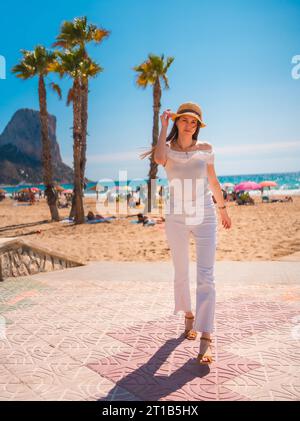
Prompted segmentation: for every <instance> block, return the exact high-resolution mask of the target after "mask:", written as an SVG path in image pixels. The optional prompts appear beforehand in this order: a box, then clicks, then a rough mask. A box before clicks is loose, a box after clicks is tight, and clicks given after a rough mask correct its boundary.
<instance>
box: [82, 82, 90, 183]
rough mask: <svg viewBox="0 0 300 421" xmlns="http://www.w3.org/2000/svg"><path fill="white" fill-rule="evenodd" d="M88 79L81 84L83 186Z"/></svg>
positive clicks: (83, 180) (83, 176) (83, 179)
mask: <svg viewBox="0 0 300 421" xmlns="http://www.w3.org/2000/svg"><path fill="white" fill-rule="evenodd" d="M88 92H89V87H88V79H84V80H82V84H81V131H82V150H81V161H80V171H81V183H82V186H83V187H84V186H85V175H84V174H85V166H86V147H87V141H86V137H87V121H88Z"/></svg>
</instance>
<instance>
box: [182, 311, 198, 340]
mask: <svg viewBox="0 0 300 421" xmlns="http://www.w3.org/2000/svg"><path fill="white" fill-rule="evenodd" d="M194 319H195V317H194V316H191V317H187V316H185V331H184V337H185V338H186V339H189V340H192V341H193V340H195V339H196V338H197V332H196V331H195V330H192V329H188V328H187V320H194Z"/></svg>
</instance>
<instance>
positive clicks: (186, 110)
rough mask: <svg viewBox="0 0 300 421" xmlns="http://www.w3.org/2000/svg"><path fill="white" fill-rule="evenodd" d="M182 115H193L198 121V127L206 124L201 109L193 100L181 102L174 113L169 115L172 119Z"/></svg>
mask: <svg viewBox="0 0 300 421" xmlns="http://www.w3.org/2000/svg"><path fill="white" fill-rule="evenodd" d="M182 115H189V116H191V117H195V118H196V119H197V120H198V121H199V122H200V127H205V126H206V124H205V123H204V122H203V120H202V110H201V108H200V107H199V105H198V104H196V103H195V102H185V103H184V104H181V105H180V106H179V108H178V110H177V112H176V113H170V117H171V119H172V120H173V121H175V119H176V118H177V117H181V116H182Z"/></svg>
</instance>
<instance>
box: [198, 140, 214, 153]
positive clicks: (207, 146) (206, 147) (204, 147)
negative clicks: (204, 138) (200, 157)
mask: <svg viewBox="0 0 300 421" xmlns="http://www.w3.org/2000/svg"><path fill="white" fill-rule="evenodd" d="M197 149H198V150H200V151H212V149H213V146H212V144H211V143H209V142H198V143H197Z"/></svg>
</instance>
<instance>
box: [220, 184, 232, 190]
mask: <svg viewBox="0 0 300 421" xmlns="http://www.w3.org/2000/svg"><path fill="white" fill-rule="evenodd" d="M222 187H223V189H225V190H233V188H234V184H233V183H223V184H222Z"/></svg>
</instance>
